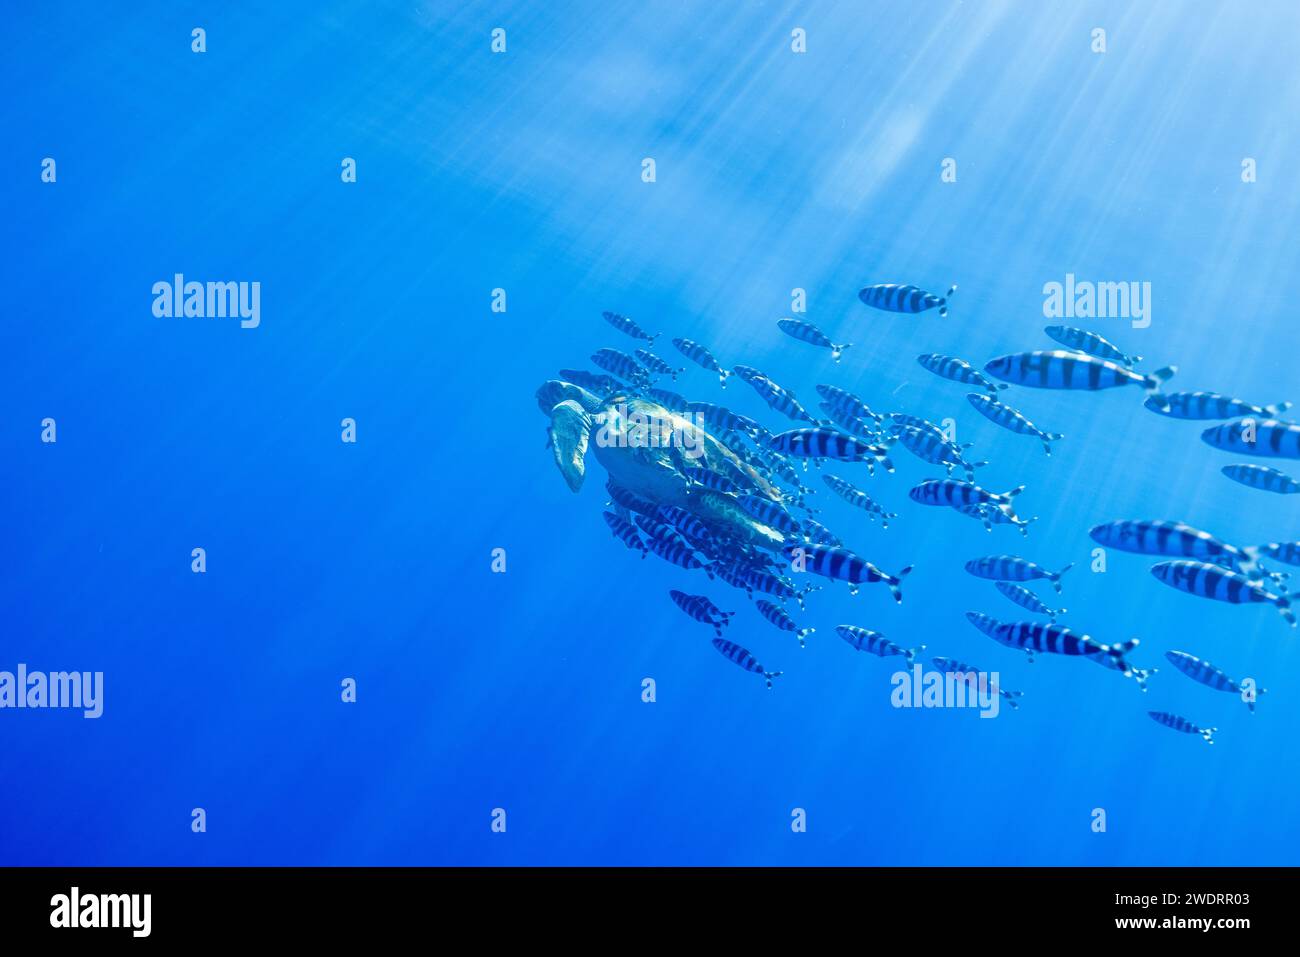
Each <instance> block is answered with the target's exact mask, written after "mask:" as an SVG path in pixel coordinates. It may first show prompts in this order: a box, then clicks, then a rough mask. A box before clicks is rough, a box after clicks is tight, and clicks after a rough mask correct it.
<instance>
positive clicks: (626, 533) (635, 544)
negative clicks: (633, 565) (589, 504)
mask: <svg viewBox="0 0 1300 957" xmlns="http://www.w3.org/2000/svg"><path fill="white" fill-rule="evenodd" d="M601 515H603V516H604V517H605V524H606V525H608V526H609V530H610V531H611V532H613V533H614V536H615V537H616V538H618V539H620V540H622V542H623V544H624V545H626V546H627V547H628V548H631V549H633V550H637V549H639V550H640V552H641V557H642V558H645V557H646V555H647V554H649V553H648V552H647V551H646V547H645V543H644V542H643V541H641V536H640V535H638V534H637V533H636V528H635V527H634V526H633V525H632V523H631V522H629V521H627V520H626V519H623V518H620V517H619V516H617V515H614V514H613V513H611V512H601Z"/></svg>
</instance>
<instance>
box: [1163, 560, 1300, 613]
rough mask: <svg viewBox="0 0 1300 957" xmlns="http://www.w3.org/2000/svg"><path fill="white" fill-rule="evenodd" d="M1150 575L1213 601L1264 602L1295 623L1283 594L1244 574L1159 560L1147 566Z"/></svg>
mask: <svg viewBox="0 0 1300 957" xmlns="http://www.w3.org/2000/svg"><path fill="white" fill-rule="evenodd" d="M1151 574H1152V575H1155V576H1156V578H1157V579H1158V580H1160V581H1162V582H1164V583H1165V584H1166V585H1168V586H1169V587H1170V588H1177V589H1178V590H1179V591H1184V592H1187V594H1189V595H1196V596H1197V597H1199V598H1212V599H1214V600H1215V601H1223V602H1227V603H1229V604H1231V605H1242V604H1247V603H1252V602H1267V603H1270V604H1273V605H1276V606H1277V610H1278V612H1279V613H1280V614H1281V615H1282V617H1283V618H1285V619H1286V620H1287V622H1288V623H1289V624H1290V625H1291V627H1292V628H1294V627H1295V626H1296V617H1295V613H1294V612H1293V611H1291V599H1290V598H1289V597H1287V596H1286V595H1275V594H1273V593H1272V592H1270V591H1268V590H1267V589H1265V588H1264V586H1263V585H1260V584H1259V583H1257V582H1253V581H1251V580H1250V579H1249V578H1247V577H1246V576H1245V575H1241V574H1238V573H1237V572H1234V571H1231V570H1230V569H1227V568H1223V567H1221V566H1219V565H1209V564H1206V563H1205V562H1197V561H1190V560H1180V561H1176V562H1160V563H1159V564H1156V565H1153V566H1151Z"/></svg>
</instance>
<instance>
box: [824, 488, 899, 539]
mask: <svg viewBox="0 0 1300 957" xmlns="http://www.w3.org/2000/svg"><path fill="white" fill-rule="evenodd" d="M822 481H824V482H825V483H826V484H827V486H829V487H830V489H831V491H832V492H834V493H835V494H836V495H838V496H839V497H840V498H842V499H844V501H846V502H848V503H849V504H850V505H852V506H853V507H854V508H860V509H862V510H863V511H864V512H866V513H867V515H868V516H876V515H879V516H880V519H881V521H880V527H881V528H888V527H889V520H890V519H891V518H898V513H897V512H887V511H885V510H884V509H883V508H881V506H880V505H879V504H878V503H877V502H876V501H875V499H873V498H872V497H871V496H870V495H868V494H867V493H866V492H863V491H862V490H860V489H858V488H855V487H854V486H853V485H852V484H851V483H849V482H846V481H844V479H842V478H840V477H839V476H838V475H823V476H822ZM873 521H874V518H873ZM818 544H821V545H826V544H831V545H835V546H838V545H839V544H840V543H839V541H835V542H818Z"/></svg>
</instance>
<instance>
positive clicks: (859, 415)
mask: <svg viewBox="0 0 1300 957" xmlns="http://www.w3.org/2000/svg"><path fill="white" fill-rule="evenodd" d="M817 394H818V395H820V396H821V397H822V399H823V400H824V401H825V402H826V404H827V405H828V406H829V407H830V408H832V409H834V410H835V411H837V412H839V413H841V414H843V415H845V416H847V417H849V418H852V419H870V420H871V421H873V422H879V421H880V420H881V419H882V418H883V416H880V415H877V414H876V413H875V412H872V411H871V407H870V406H869V405H867V404H866V403H865V402H863V401H862V400H861V399H859V398H858V397H857V396H856V395H854V394H853V393H852V392H848V391H846V390H844V389H840V388H837V387H835V386H833V385H819V386H818V387H817Z"/></svg>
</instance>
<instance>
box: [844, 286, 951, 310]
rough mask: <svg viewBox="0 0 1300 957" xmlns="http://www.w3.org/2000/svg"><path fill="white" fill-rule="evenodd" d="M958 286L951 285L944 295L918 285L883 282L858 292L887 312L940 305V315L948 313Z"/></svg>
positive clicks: (860, 297)
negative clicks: (949, 301)
mask: <svg viewBox="0 0 1300 957" xmlns="http://www.w3.org/2000/svg"><path fill="white" fill-rule="evenodd" d="M956 291H957V287H956V286H955V285H954V286H949V287H948V291H947V292H946V293H944V295H943V297H942V298H940V297H939V296H935V295H932V294H930V293H928V292H926V291H925V290H924V289H918V288H917V287H916V286H900V285H897V284H896V283H892V282H890V283H883V284H881V285H877V286H867V287H866V288H865V289H862V290H860V291H859V292H858V298H859V299H861V300H862V301H863V302H864V303H866V304H867V305H868V306H871V307H872V308H874V309H884V310H885V311H886V312H910V313H917V312H925V311H926V310H927V309H933V308H934V307H935V306H938V307H939V315H940V316H947V315H948V299H949V298H950V297H951V296H952V294H953V293H954V292H956Z"/></svg>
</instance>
